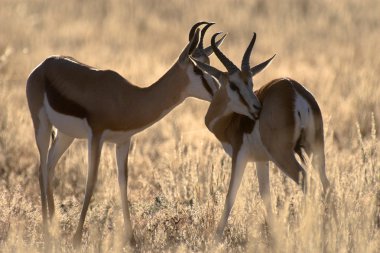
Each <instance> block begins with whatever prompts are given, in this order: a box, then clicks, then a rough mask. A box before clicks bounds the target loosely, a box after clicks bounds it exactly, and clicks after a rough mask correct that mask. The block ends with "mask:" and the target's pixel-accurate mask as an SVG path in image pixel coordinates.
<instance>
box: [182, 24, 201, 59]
mask: <svg viewBox="0 0 380 253" xmlns="http://www.w3.org/2000/svg"><path fill="white" fill-rule="evenodd" d="M199 31H200V29H199V28H197V30H196V31H195V33H194V36H193V38H192V40H191V41H190V42H189V43H188V44H187V46H186V47H185V49H183V50H182V53H181V54H180V56H179V57H178V60H179V62H185V61H187V60H188V59H189V55H190V54H191V53H193V51H194V50H195V49H196V48H197V46H198V43H199Z"/></svg>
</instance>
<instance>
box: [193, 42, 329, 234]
mask: <svg viewBox="0 0 380 253" xmlns="http://www.w3.org/2000/svg"><path fill="white" fill-rule="evenodd" d="M254 38H255V35H254ZM253 41H254V39H253ZM211 43H213V42H211ZM214 43H215V42H214ZM214 52H215V54H216V55H218V54H220V52H219V50H214ZM273 58H274V56H273V57H272V58H270V59H268V60H267V61H265V62H263V63H261V64H259V65H257V66H255V67H253V68H250V67H249V63H248V61H246V60H245V57H244V58H243V62H242V66H241V68H242V71H239V69H238V68H237V67H236V66H233V65H232V66H229V68H227V69H228V72H227V73H225V72H221V71H220V70H218V69H215V68H214V67H212V66H209V65H207V64H205V63H203V62H199V61H198V60H194V61H195V63H196V64H197V66H198V67H199V68H200V69H202V70H203V71H205V72H207V73H209V74H211V75H212V76H214V77H215V78H216V79H217V80H218V81H219V83H220V89H219V90H218V91H217V92H216V93H215V94H214V97H213V100H212V102H211V104H210V107H209V109H208V111H207V114H206V117H205V123H206V125H207V128H208V129H209V130H210V131H211V132H212V133H213V134H214V135H215V136H216V138H217V139H218V140H219V141H220V142H221V143H222V145H223V148H224V150H225V151H226V152H227V153H228V154H229V155H230V156H231V157H232V172H231V179H230V184H229V188H228V193H227V197H226V200H225V205H224V211H223V214H222V217H221V220H220V222H219V224H218V227H217V238H218V239H220V238H221V237H222V234H223V230H224V227H225V226H226V223H227V219H228V216H229V214H230V211H231V209H232V206H233V204H234V202H235V198H236V195H237V191H238V188H239V186H240V183H241V180H242V177H243V173H244V169H245V167H246V164H247V162H250V161H252V162H256V169H257V176H258V181H259V192H260V195H261V198H262V199H263V201H264V205H265V209H266V212H267V216H268V218H269V219H271V217H272V216H273V214H272V206H271V199H270V184H269V161H272V162H274V164H276V166H277V167H279V168H280V170H282V171H283V172H284V173H285V174H286V175H287V176H289V177H290V178H291V179H292V180H294V181H295V182H296V183H297V184H300V185H301V186H302V188H303V190H304V191H306V172H305V170H304V169H303V167H302V166H301V165H300V164H299V163H298V161H297V160H296V157H295V153H296V154H298V155H299V157H300V158H301V161H302V162H304V156H303V153H302V149H303V150H304V151H305V152H306V154H307V155H308V156H310V155H311V154H313V159H312V164H313V167H315V168H317V169H319V170H318V171H319V177H320V180H321V182H322V186H323V192H324V193H325V192H326V191H327V189H328V187H329V185H330V184H329V181H328V179H327V177H326V173H325V155H324V136H323V121H322V115H321V111H320V109H319V106H318V104H317V101H316V100H315V98H314V97H313V95H312V94H311V93H310V92H309V91H308V90H306V89H305V87H303V86H302V85H301V84H299V83H298V82H296V81H294V80H292V79H289V78H280V79H276V80H273V81H271V82H269V83H268V84H266V85H264V86H263V87H261V88H260V89H259V90H257V91H255V96H256V100H257V101H258V102H257V104H258V105H259V108H257V110H258V112H259V116H258V117H255V118H254V119H252V118H249V117H247V116H245V115H242V114H238V113H236V110H235V108H234V104H233V103H232V101H231V95H230V94H231V90H232V91H233V90H235V89H236V86H237V84H238V83H244V84H245V85H247V86H249V87H250V88H251V89H252V87H253V82H252V77H253V76H254V75H256V74H257V73H259V72H260V71H262V70H263V69H265V68H266V67H267V66H268V65H269V64H270V63H271V61H272V60H273ZM226 67H227V66H226ZM248 106H249V105H247V107H248ZM301 175H302V176H301Z"/></svg>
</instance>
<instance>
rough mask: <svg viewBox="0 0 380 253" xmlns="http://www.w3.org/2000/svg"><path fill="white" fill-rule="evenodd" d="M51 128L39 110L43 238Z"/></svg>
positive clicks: (38, 128)
mask: <svg viewBox="0 0 380 253" xmlns="http://www.w3.org/2000/svg"><path fill="white" fill-rule="evenodd" d="M33 123H35V122H33ZM36 126H37V127H36ZM51 129H52V126H51V123H50V122H49V120H48V118H47V115H46V114H45V113H44V112H43V111H41V112H40V114H39V122H38V124H35V137H36V144H37V148H38V152H39V155H40V165H39V183H40V190H41V205H42V221H43V225H42V226H43V233H44V236H45V239H46V238H47V236H48V217H47V204H46V188H47V181H48V171H47V154H48V150H49V145H50V133H51Z"/></svg>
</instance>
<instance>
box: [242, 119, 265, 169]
mask: <svg viewBox="0 0 380 253" xmlns="http://www.w3.org/2000/svg"><path fill="white" fill-rule="evenodd" d="M259 126H260V120H258V121H257V122H256V124H255V127H254V128H253V130H252V132H251V133H250V134H244V136H243V146H244V147H243V148H245V149H246V150H249V160H250V161H251V162H260V161H268V160H269V156H268V152H267V150H266V148H265V146H264V145H263V143H262V141H261V136H260V131H259Z"/></svg>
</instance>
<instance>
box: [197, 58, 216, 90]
mask: <svg viewBox="0 0 380 253" xmlns="http://www.w3.org/2000/svg"><path fill="white" fill-rule="evenodd" d="M193 68H194V69H193V70H194V73H195V74H196V75H198V76H200V77H201V80H202V85H203V87H204V88H205V89H206V91H207V92H208V93H209V94H210V95H211V96H213V95H214V93H213V92H212V89H211V87H210V86H209V85H208V82H207V80H206V78H205V77H204V75H203V71H202V70H201V69H200V68H198V67H197V66H195V65H193Z"/></svg>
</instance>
